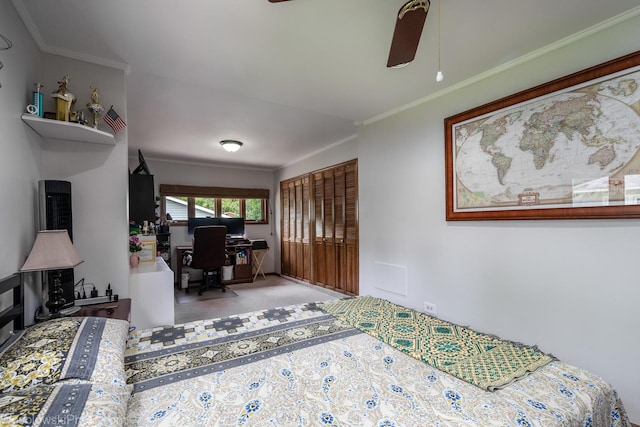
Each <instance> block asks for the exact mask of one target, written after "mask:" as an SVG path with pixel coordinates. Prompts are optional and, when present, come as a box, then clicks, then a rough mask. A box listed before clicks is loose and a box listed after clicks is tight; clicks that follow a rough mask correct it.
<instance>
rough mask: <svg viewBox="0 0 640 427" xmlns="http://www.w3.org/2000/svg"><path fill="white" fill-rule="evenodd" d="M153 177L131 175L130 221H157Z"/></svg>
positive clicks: (137, 222)
mask: <svg viewBox="0 0 640 427" xmlns="http://www.w3.org/2000/svg"><path fill="white" fill-rule="evenodd" d="M154 194H155V188H154V186H153V175H141V174H129V221H133V222H134V223H135V224H142V223H143V222H144V221H149V222H155V221H156V200H155V195H154Z"/></svg>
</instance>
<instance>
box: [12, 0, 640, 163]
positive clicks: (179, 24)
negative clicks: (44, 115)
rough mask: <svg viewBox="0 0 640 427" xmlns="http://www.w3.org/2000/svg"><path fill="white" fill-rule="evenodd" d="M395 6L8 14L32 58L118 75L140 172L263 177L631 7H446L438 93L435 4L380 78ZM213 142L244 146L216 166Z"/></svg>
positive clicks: (59, 4) (574, 1) (39, 6)
mask: <svg viewBox="0 0 640 427" xmlns="http://www.w3.org/2000/svg"><path fill="white" fill-rule="evenodd" d="M404 1H406V0H295V1H290V2H284V3H269V2H268V1H267V0H187V1H181V2H177V1H175V0H135V1H132V0H55V1H51V0H13V3H14V5H15V7H16V9H17V10H18V12H19V13H20V16H21V17H22V19H23V21H24V22H25V24H26V26H27V28H28V29H29V31H31V33H32V35H33V36H34V39H35V40H36V43H38V45H39V46H40V48H41V49H42V50H43V51H46V52H51V53H56V54H61V55H65V56H69V57H73V58H77V59H83V60H89V61H92V62H96V63H99V64H104V65H110V66H115V67H119V68H122V69H125V70H127V74H126V86H127V117H126V119H127V125H128V134H129V149H130V152H131V153H132V154H133V153H135V152H137V150H138V149H141V150H142V152H143V154H144V155H145V157H147V158H166V159H175V160H185V161H198V162H206V163H212V164H220V163H225V164H234V165H243V166H249V167H259V168H262V167H264V168H267V169H275V168H278V167H281V166H283V165H286V164H289V163H291V162H293V161H295V160H298V159H300V158H303V157H305V156H307V155H309V154H311V153H313V152H316V151H318V150H322V149H323V148H325V147H327V146H329V145H332V144H335V143H338V142H340V141H344V140H347V139H349V138H351V137H353V136H354V135H356V133H357V123H358V122H363V121H366V120H368V119H371V118H373V117H375V116H378V115H381V114H385V113H388V112H390V111H393V110H395V109H397V108H399V107H402V106H403V105H406V104H408V103H411V102H413V101H416V100H418V99H421V98H423V97H426V96H428V95H430V94H432V93H434V92H436V91H439V90H441V89H443V88H445V87H447V86H450V85H453V84H456V83H459V82H461V81H464V80H466V79H469V78H471V77H473V76H476V75H478V74H481V73H483V72H486V71H488V70H490V69H493V68H495V67H498V66H500V65H502V64H504V63H506V62H509V61H511V60H514V59H516V58H519V57H521V56H523V55H526V54H528V53H530V52H532V51H535V50H537V49H540V48H543V47H545V46H548V45H550V44H551V43H553V42H555V41H557V40H560V39H563V38H566V37H569V36H572V35H574V34H576V33H578V32H580V31H582V30H585V29H587V28H590V27H593V26H595V25H597V24H600V23H602V22H603V21H605V20H607V19H609V18H612V17H616V16H618V15H620V14H622V13H625V12H627V11H629V10H631V9H634V8H636V7H638V6H639V5H640V0H607V1H604V0H536V1H531V0H480V1H478V0H443V1H442V9H441V14H440V22H441V26H442V27H441V52H442V53H441V65H442V66H441V68H442V70H443V72H444V74H445V80H444V81H443V82H441V83H436V81H435V74H436V71H437V69H438V63H437V59H438V54H437V40H438V2H439V0H432V7H431V10H430V12H429V15H428V17H427V22H426V25H425V29H424V31H423V33H422V39H421V43H420V46H419V48H418V52H417V55H416V59H415V60H414V61H413V62H412V63H410V65H408V66H407V67H405V68H401V69H388V68H386V61H387V56H388V50H389V45H390V43H391V37H392V34H393V29H394V25H395V15H396V13H397V11H398V9H399V8H400V7H401V6H402V4H403V3H404ZM178 5H179V6H178ZM634 13H635V12H634ZM70 75H71V79H72V81H71V85H70V86H72V84H73V75H72V72H71V71H70ZM102 96H103V97H105V98H106V96H104V94H102ZM223 139H238V140H241V141H243V142H244V146H243V147H242V149H241V150H240V151H238V152H236V153H227V152H226V151H224V150H223V149H222V147H221V146H220V144H219V141H220V140H223Z"/></svg>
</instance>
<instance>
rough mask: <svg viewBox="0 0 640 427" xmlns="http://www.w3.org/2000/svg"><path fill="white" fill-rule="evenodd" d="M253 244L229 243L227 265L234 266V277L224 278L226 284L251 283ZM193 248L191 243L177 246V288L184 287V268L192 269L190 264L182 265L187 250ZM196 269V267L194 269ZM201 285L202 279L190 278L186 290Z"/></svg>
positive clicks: (227, 246)
mask: <svg viewBox="0 0 640 427" xmlns="http://www.w3.org/2000/svg"><path fill="white" fill-rule="evenodd" d="M251 246H252V244H251V243H250V242H249V243H236V244H229V243H227V245H226V248H227V263H226V265H232V266H233V279H231V280H224V283H225V284H226V285H233V284H235V283H249V282H251V281H252V278H253V270H252V269H253V264H252V255H251V253H252V249H251ZM191 250H193V247H192V246H191V245H184V246H176V276H177V277H176V281H177V282H176V288H177V289H182V273H183V271H182V269H183V268H185V269H187V268H188V269H190V268H191V267H189V266H186V265H185V266H183V265H182V259H183V258H184V253H185V252H186V251H191ZM194 270H195V269H194ZM191 284H197V286H193V287H192V286H191ZM199 286H200V279H189V283H188V286H187V287H186V288H184V291H185V292H187V293H188V292H189V289H191V288H196V287H199Z"/></svg>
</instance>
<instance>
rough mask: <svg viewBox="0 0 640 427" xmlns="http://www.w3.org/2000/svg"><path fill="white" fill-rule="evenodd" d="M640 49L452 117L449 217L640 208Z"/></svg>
mask: <svg viewBox="0 0 640 427" xmlns="http://www.w3.org/2000/svg"><path fill="white" fill-rule="evenodd" d="M639 86H640V51H638V52H634V53H631V54H629V55H625V56H623V57H620V58H617V59H614V60H611V61H608V62H605V63H603V64H600V65H596V66H594V67H591V68H588V69H586V70H583V71H579V72H577V73H574V74H571V75H568V76H565V77H562V78H559V79H556V80H553V81H551V82H548V83H545V84H542V85H540V86H536V87H534V88H531V89H528V90H525V91H522V92H519V93H516V94H514V95H511V96H508V97H505V98H502V99H499V100H497V101H494V102H491V103H488V104H485V105H482V106H480V107H477V108H474V109H471V110H468V111H465V112H462V113H459V114H456V115H454V116H451V117H448V118H446V119H445V120H444V127H445V129H444V131H445V132H444V133H445V173H446V183H445V186H446V219H447V221H460V220H503V219H598V218H600V219H602V218H640V87H639Z"/></svg>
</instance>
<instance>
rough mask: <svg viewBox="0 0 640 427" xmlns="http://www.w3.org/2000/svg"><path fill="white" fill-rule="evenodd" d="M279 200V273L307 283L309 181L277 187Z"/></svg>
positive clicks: (308, 274) (304, 180) (294, 182)
mask: <svg viewBox="0 0 640 427" xmlns="http://www.w3.org/2000/svg"><path fill="white" fill-rule="evenodd" d="M280 192H281V199H282V224H281V233H282V238H281V247H282V254H281V259H282V261H281V272H282V274H285V275H287V276H291V277H295V278H297V279H300V280H306V281H309V280H310V278H311V267H310V265H311V262H310V259H311V256H310V247H309V178H308V177H303V178H299V179H293V180H290V181H285V182H283V183H282V184H281V186H280Z"/></svg>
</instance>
